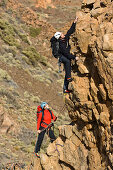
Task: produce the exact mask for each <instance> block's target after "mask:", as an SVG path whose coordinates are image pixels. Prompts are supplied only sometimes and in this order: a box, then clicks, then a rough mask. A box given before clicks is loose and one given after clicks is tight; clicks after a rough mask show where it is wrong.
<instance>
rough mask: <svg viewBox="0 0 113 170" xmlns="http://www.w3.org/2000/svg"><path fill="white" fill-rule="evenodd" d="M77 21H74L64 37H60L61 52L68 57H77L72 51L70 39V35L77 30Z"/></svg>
mask: <svg viewBox="0 0 113 170" xmlns="http://www.w3.org/2000/svg"><path fill="white" fill-rule="evenodd" d="M75 26H76V23H73V24H72V26H71V27H70V29H69V30H68V31H67V34H66V35H65V38H64V39H59V53H60V54H61V55H63V56H65V57H66V58H68V59H75V56H74V55H73V54H71V53H70V49H71V47H70V45H69V39H70V35H71V34H73V33H74V31H75Z"/></svg>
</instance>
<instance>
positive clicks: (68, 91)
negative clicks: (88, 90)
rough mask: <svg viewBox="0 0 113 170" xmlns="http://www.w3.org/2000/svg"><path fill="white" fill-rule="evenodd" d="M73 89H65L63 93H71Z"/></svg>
mask: <svg viewBox="0 0 113 170" xmlns="http://www.w3.org/2000/svg"><path fill="white" fill-rule="evenodd" d="M71 92H72V90H63V93H71Z"/></svg>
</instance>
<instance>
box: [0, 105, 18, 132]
mask: <svg viewBox="0 0 113 170" xmlns="http://www.w3.org/2000/svg"><path fill="white" fill-rule="evenodd" d="M16 128H17V125H16V123H15V122H14V121H13V119H12V118H11V117H10V115H8V113H7V112H6V111H5V110H4V109H3V107H2V106H0V134H7V133H8V132H16Z"/></svg>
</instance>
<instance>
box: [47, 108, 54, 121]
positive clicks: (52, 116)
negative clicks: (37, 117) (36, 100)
mask: <svg viewBox="0 0 113 170" xmlns="http://www.w3.org/2000/svg"><path fill="white" fill-rule="evenodd" d="M48 110H49V109H48ZM49 112H50V114H51V119H53V115H52V111H51V110H49Z"/></svg>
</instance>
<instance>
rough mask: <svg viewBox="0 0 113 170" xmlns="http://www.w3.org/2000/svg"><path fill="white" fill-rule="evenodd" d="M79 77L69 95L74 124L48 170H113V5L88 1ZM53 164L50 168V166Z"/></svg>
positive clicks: (107, 0) (50, 156) (82, 18)
mask: <svg viewBox="0 0 113 170" xmlns="http://www.w3.org/2000/svg"><path fill="white" fill-rule="evenodd" d="M76 15H77V16H78V17H79V21H78V23H77V27H76V33H75V35H74V36H75V37H76V38H75V37H73V39H74V42H75V49H76V52H77V53H78V55H80V59H79V61H78V62H77V65H78V70H79V71H78V72H77V75H75V73H74V72H73V77H74V81H73V82H72V83H71V85H70V88H71V89H72V91H73V93H72V94H70V95H67V96H66V106H67V109H68V111H69V116H70V117H71V119H72V121H73V123H72V125H64V126H61V127H59V131H60V136H59V138H58V139H57V140H56V141H55V142H54V143H53V144H50V145H49V147H48V149H47V155H42V157H41V158H42V159H41V164H42V167H43V168H44V169H46V170H50V169H51V170H52V169H54V170H57V169H59V170H60V169H61V170H69V169H71V170H73V169H76V170H86V169H90V170H94V169H95V170H99V169H109V170H111V169H113V1H112V0H90V1H89V0H83V3H82V8H81V11H79V12H77V14H76ZM47 165H49V166H47Z"/></svg>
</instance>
